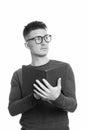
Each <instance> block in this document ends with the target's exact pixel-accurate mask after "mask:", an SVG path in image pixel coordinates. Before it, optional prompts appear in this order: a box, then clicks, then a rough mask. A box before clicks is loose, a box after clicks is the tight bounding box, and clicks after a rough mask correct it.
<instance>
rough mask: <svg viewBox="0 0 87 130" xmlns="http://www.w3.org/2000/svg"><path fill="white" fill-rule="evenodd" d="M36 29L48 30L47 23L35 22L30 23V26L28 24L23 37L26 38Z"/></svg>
mask: <svg viewBox="0 0 87 130" xmlns="http://www.w3.org/2000/svg"><path fill="white" fill-rule="evenodd" d="M36 29H45V30H46V29H47V26H46V24H45V23H43V22H41V21H33V22H30V23H29V24H27V25H26V26H25V27H24V30H23V36H24V38H25V37H26V36H27V35H28V34H29V33H30V32H31V31H32V30H36Z"/></svg>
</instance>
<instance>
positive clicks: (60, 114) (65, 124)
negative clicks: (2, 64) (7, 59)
mask: <svg viewBox="0 0 87 130" xmlns="http://www.w3.org/2000/svg"><path fill="white" fill-rule="evenodd" d="M55 65H56V66H62V65H63V66H64V67H65V70H64V71H65V76H64V81H65V82H64V85H62V91H61V94H60V96H59V97H58V98H57V99H56V100H55V101H52V103H48V102H46V101H42V100H41V99H40V100H36V99H35V98H34V97H33V94H29V95H27V96H25V97H23V95H22V87H23V86H22V84H23V83H22V68H21V69H18V70H17V71H15V72H14V73H13V76H12V80H11V91H10V95H9V106H8V109H9V112H10V114H11V115H12V116H15V115H17V114H22V116H21V119H20V124H21V125H22V130H69V119H68V112H74V111H75V109H76V107H77V101H76V95H75V80H74V74H73V71H72V68H71V66H70V65H69V64H68V63H64V62H60V61H55V60H50V61H49V62H48V63H47V64H45V65H42V66H38V68H39V69H47V68H51V67H53V66H55ZM28 67H29V68H33V67H34V66H31V65H28ZM34 68H35V67H34ZM61 73H63V72H61Z"/></svg>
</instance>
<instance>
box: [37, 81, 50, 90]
mask: <svg viewBox="0 0 87 130" xmlns="http://www.w3.org/2000/svg"><path fill="white" fill-rule="evenodd" d="M36 82H37V83H38V85H39V86H40V87H41V88H42V89H43V90H44V91H45V92H49V90H48V88H46V87H45V86H44V85H43V84H42V83H41V82H40V81H39V80H36Z"/></svg>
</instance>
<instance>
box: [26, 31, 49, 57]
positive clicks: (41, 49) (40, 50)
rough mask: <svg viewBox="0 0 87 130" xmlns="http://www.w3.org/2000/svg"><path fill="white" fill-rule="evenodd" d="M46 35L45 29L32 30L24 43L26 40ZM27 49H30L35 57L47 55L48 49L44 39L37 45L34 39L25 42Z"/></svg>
mask: <svg viewBox="0 0 87 130" xmlns="http://www.w3.org/2000/svg"><path fill="white" fill-rule="evenodd" d="M46 34H47V31H46V30H45V29H36V30H33V31H31V32H30V33H29V35H27V37H26V41H27V40H28V39H32V38H34V37H36V36H41V37H43V36H45V35H46ZM27 47H28V48H29V49H30V51H31V54H32V55H36V56H39V57H42V56H45V55H47V53H48V49H49V43H47V42H46V41H45V40H44V39H43V40H42V43H41V44H37V43H36V41H35V39H33V40H29V41H28V42H27Z"/></svg>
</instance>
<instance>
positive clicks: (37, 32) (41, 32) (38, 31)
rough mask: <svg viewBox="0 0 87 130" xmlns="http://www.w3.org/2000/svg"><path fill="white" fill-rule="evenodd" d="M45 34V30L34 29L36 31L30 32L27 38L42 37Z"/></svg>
mask: <svg viewBox="0 0 87 130" xmlns="http://www.w3.org/2000/svg"><path fill="white" fill-rule="evenodd" d="M46 34H47V31H46V30H45V29H36V30H32V31H31V32H30V33H29V35H28V37H29V38H32V37H36V36H44V35H46Z"/></svg>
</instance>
